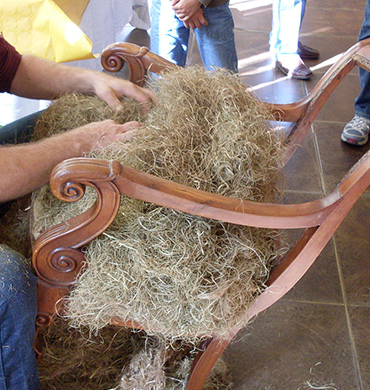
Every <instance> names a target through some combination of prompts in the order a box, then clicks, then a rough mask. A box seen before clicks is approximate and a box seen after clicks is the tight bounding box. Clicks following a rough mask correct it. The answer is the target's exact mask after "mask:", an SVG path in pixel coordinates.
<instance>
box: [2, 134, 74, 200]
mask: <svg viewBox="0 0 370 390" xmlns="http://www.w3.org/2000/svg"><path fill="white" fill-rule="evenodd" d="M80 146H81V145H80V144H79V143H76V144H74V143H72V142H71V141H70V140H68V138H67V137H63V136H60V137H58V139H57V142H55V140H54V138H49V139H47V140H44V141H42V142H39V143H34V144H27V145H19V146H10V147H6V146H4V147H2V148H1V149H0V156H1V158H0V202H5V201H8V200H11V199H15V198H17V197H19V196H23V195H25V194H28V193H30V192H32V191H33V190H35V189H37V188H39V187H41V186H42V185H44V184H46V183H47V182H48V180H49V177H50V174H51V171H52V170H53V168H54V167H55V166H56V165H57V164H58V163H59V162H61V161H63V160H65V159H67V158H70V157H78V156H81V151H80V150H79V148H80ZM25 156H27V158H25Z"/></svg>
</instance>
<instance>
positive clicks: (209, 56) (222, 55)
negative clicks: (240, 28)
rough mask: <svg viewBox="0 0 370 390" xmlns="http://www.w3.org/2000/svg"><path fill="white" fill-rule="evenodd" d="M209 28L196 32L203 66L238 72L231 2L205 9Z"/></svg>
mask: <svg viewBox="0 0 370 390" xmlns="http://www.w3.org/2000/svg"><path fill="white" fill-rule="evenodd" d="M203 13H204V17H205V19H206V20H207V21H208V26H204V27H203V28H202V29H199V28H196V29H195V30H194V33H195V36H196V38H197V42H198V46H199V51H200V54H201V57H202V61H203V64H204V66H205V68H206V69H207V70H212V68H214V67H220V68H225V69H228V70H230V71H232V72H234V73H237V72H238V58H237V53H236V47H235V34H234V21H233V17H232V14H231V11H230V8H229V2H226V3H224V4H222V5H219V6H217V7H208V8H204V9H203Z"/></svg>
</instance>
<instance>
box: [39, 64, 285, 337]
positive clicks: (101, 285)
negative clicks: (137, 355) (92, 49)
mask: <svg viewBox="0 0 370 390" xmlns="http://www.w3.org/2000/svg"><path fill="white" fill-rule="evenodd" d="M153 88H154V89H155V91H156V92H157V98H158V101H157V103H156V105H155V106H154V107H153V109H152V111H151V112H150V114H149V115H148V116H147V117H145V118H139V109H138V108H136V109H132V107H133V106H135V102H132V101H130V100H126V101H124V102H123V104H124V105H126V103H127V104H128V107H129V108H128V109H127V110H124V112H127V113H129V114H130V115H131V113H133V114H132V115H131V116H130V115H128V117H125V118H124V119H123V121H127V120H133V119H139V120H141V121H142V122H143V124H144V125H143V127H142V128H140V129H139V130H137V131H136V135H135V136H134V137H133V138H132V140H130V141H129V142H128V143H126V144H124V145H123V144H118V145H117V144H116V145H113V146H112V147H109V148H106V149H105V150H101V151H95V152H93V153H91V154H90V155H89V156H90V157H98V158H103V159H108V160H119V161H120V162H121V163H122V164H123V165H128V166H131V167H134V168H137V169H139V170H141V171H144V172H147V173H150V174H152V175H155V176H159V177H161V178H165V179H168V180H172V181H174V182H177V183H180V184H184V185H187V186H190V187H194V188H197V189H201V190H204V191H208V192H212V193H216V194H220V195H224V196H229V197H233V198H240V199H248V200H253V201H258V202H271V201H274V199H275V197H276V196H277V193H278V191H277V183H278V179H279V171H280V167H279V164H280V161H281V157H282V155H283V153H284V148H283V146H282V144H281V142H279V140H278V139H277V138H276V135H275V133H274V132H273V131H272V130H271V129H270V127H269V121H268V120H269V119H270V116H269V113H267V112H266V110H265V109H264V107H263V106H262V105H261V104H260V103H259V102H258V100H257V99H255V98H254V97H253V96H252V95H250V94H249V93H247V92H246V90H245V87H244V86H243V85H242V84H241V83H240V82H239V81H238V79H237V77H236V76H232V75H230V74H228V73H225V72H223V71H221V70H219V71H215V72H212V73H207V72H205V71H204V70H202V69H201V68H198V67H189V68H186V69H182V70H175V71H171V72H169V73H167V74H165V75H164V76H163V77H162V78H160V79H158V80H156V81H155V82H154V83H153ZM125 107H126V106H125ZM100 109H102V111H104V113H103V112H102V113H100V111H99V110H100ZM92 112H93V113H94V115H91V113H92ZM106 112H107V111H106V108H105V107H103V105H102V103H100V102H99V103H97V100H96V99H94V98H88V97H81V96H76V95H73V96H66V97H65V98H64V99H61V100H59V101H58V102H56V104H54V105H53V106H51V107H50V108H49V109H48V110H47V111H46V112H45V114H44V116H43V119H42V122H40V124H39V126H40V127H45V126H46V127H47V129H46V130H45V129H44V128H43V129H40V133H42V136H45V135H46V134H47V135H50V134H51V133H54V131H55V130H57V131H59V130H58V129H60V126H62V128H63V130H64V129H70V128H73V127H76V126H79V125H81V121H85V120H87V119H86V118H87V117H89V120H90V119H91V118H93V119H92V120H96V119H97V118H99V119H105V115H106ZM108 114H111V113H108ZM74 116H76V118H74ZM74 119H76V122H74ZM115 119H117V118H115ZM118 121H121V120H118ZM84 123H85V122H84ZM84 198H85V199H84V200H83V201H79V202H78V203H77V204H72V205H70V204H68V205H65V204H61V203H60V202H57V201H56V200H55V199H53V198H52V196H50V193H49V192H48V191H45V190H44V191H42V192H40V193H39V195H38V197H37V199H36V202H35V204H36V206H34V214H35V215H36V224H35V226H34V230H35V231H39V230H43V229H45V228H46V227H47V226H51V225H53V224H54V223H57V222H60V221H63V220H64V221H65V220H67V219H68V218H70V217H71V216H73V215H75V214H78V213H80V212H82V211H83V210H84V209H85V208H87V207H89V205H91V204H92V202H93V199H94V196H93V193H92V191H89V192H88V193H87V194H86V195H85V197H84ZM274 235H275V234H274V232H271V231H269V230H266V229H256V228H250V227H245V226H236V225H232V224H228V223H223V222H218V221H215V220H209V219H206V218H202V217H197V216H193V215H188V214H186V213H182V212H178V211H175V210H172V209H168V208H165V207H159V206H156V205H154V204H151V203H146V202H142V201H138V200H135V199H131V198H128V197H123V199H122V203H121V207H120V210H119V213H118V215H117V217H116V219H115V220H114V222H113V223H112V225H111V226H110V227H109V229H107V230H106V231H105V232H104V233H103V234H101V236H100V237H98V238H97V239H95V240H93V242H91V243H90V244H88V245H86V248H85V252H86V258H87V266H86V267H85V269H84V272H83V273H81V275H80V276H79V281H78V284H77V286H76V288H74V290H73V291H72V292H71V294H70V296H69V297H68V301H69V302H68V306H69V312H68V317H69V319H70V322H71V324H72V325H73V326H89V327H90V328H91V329H93V330H96V329H99V328H102V327H104V326H105V325H107V324H108V323H109V321H110V320H111V319H112V317H115V316H118V317H120V318H121V319H123V320H128V319H130V320H134V321H137V322H138V323H140V324H142V325H143V326H144V327H145V329H146V330H147V332H148V333H149V334H151V335H153V334H154V335H155V334H160V335H162V336H165V337H168V338H171V339H176V338H181V339H186V340H192V339H194V338H196V336H199V335H202V336H210V335H217V336H219V337H223V336H224V335H226V334H227V333H228V332H229V330H230V329H233V328H234V327H239V326H241V324H243V323H244V321H245V320H244V313H245V311H246V309H247V308H248V306H249V305H250V303H251V302H252V301H253V300H254V299H255V297H256V296H257V295H259V294H260V293H261V292H262V291H263V290H264V288H265V281H266V279H267V277H268V274H269V270H270V268H271V266H272V264H273V263H274V260H275V258H276V256H277V251H276V249H275V245H274V244H275V242H274Z"/></svg>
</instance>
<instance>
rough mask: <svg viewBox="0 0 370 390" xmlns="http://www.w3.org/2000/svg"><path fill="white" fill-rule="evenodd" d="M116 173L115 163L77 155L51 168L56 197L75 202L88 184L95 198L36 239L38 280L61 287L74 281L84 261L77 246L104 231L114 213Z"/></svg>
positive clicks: (117, 194) (34, 247) (116, 195)
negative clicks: (81, 157)
mask: <svg viewBox="0 0 370 390" xmlns="http://www.w3.org/2000/svg"><path fill="white" fill-rule="evenodd" d="M119 173H120V165H119V164H118V163H116V162H108V161H105V162H104V163H102V162H101V161H100V160H93V159H77V158H75V159H70V160H66V161H64V162H63V163H61V164H59V165H58V166H57V167H56V168H55V169H54V171H53V173H52V177H51V181H50V187H51V190H52V191H53V193H54V195H55V196H56V197H57V198H59V199H61V200H64V201H66V202H75V201H78V200H79V199H81V198H82V197H83V195H84V193H85V185H88V186H91V187H93V188H94V189H95V191H96V193H97V199H96V201H95V203H94V205H93V206H92V207H91V208H90V209H89V210H87V211H86V212H84V213H83V214H81V215H78V216H76V217H74V218H72V219H70V220H68V221H65V222H63V223H60V224H58V225H56V226H54V227H52V228H51V229H49V230H47V231H46V232H44V233H43V234H41V235H40V237H38V239H37V240H36V241H35V243H34V245H33V266H34V269H35V271H36V273H37V276H38V278H39V280H40V281H41V282H43V283H46V284H48V285H49V286H52V287H55V288H60V289H67V288H68V287H69V286H71V285H73V284H74V283H75V279H76V276H77V274H78V272H79V271H80V269H81V266H82V264H83V261H84V255H83V253H82V252H81V251H80V250H79V248H80V247H81V246H83V245H84V244H86V243H88V242H90V241H91V240H93V239H94V238H95V237H97V236H98V235H99V234H100V233H101V232H102V231H104V230H105V229H106V228H107V227H108V226H109V225H110V223H111V222H112V221H113V219H114V218H115V216H116V214H117V211H118V207H119V203H120V193H119V190H118V189H117V187H116V186H115V185H114V183H113V182H112V180H113V179H114V178H115V177H116V176H117V175H119Z"/></svg>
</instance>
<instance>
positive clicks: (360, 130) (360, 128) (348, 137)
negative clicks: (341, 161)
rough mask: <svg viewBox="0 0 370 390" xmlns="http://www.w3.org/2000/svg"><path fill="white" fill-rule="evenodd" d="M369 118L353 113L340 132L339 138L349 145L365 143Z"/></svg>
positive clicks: (368, 129) (369, 125) (369, 126)
mask: <svg viewBox="0 0 370 390" xmlns="http://www.w3.org/2000/svg"><path fill="white" fill-rule="evenodd" d="M369 132H370V120H369V119H366V118H362V117H361V116H358V115H355V116H354V117H353V119H352V120H351V121H350V122H348V123H347V124H346V125H345V127H344V129H343V132H342V135H341V137H340V138H341V139H342V141H344V142H347V143H348V144H351V145H356V146H361V145H365V144H366V142H367V140H368V139H369Z"/></svg>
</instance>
